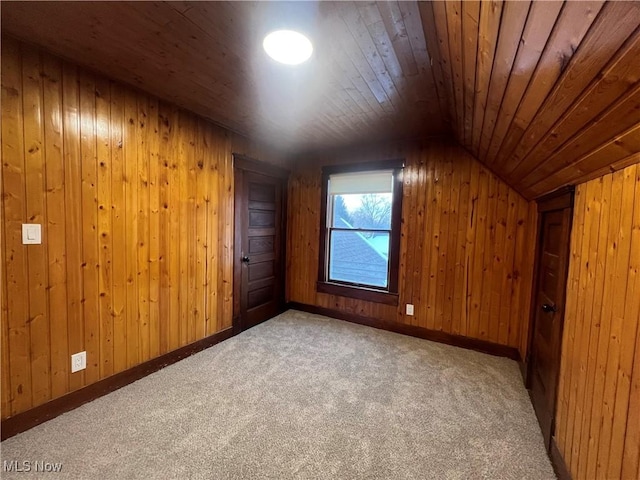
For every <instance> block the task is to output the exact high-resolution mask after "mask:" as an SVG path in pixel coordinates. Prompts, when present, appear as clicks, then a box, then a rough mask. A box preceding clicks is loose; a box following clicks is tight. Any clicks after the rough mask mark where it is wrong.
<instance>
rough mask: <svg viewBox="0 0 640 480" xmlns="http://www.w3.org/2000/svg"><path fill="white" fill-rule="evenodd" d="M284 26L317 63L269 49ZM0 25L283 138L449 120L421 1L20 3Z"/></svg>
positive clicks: (211, 114) (299, 142) (357, 138)
mask: <svg viewBox="0 0 640 480" xmlns="http://www.w3.org/2000/svg"><path fill="white" fill-rule="evenodd" d="M280 28H295V29H296V30H299V31H302V32H304V33H306V34H307V35H308V36H309V37H310V38H311V39H312V41H313V43H314V47H315V51H314V56H313V59H312V61H310V62H306V63H305V64H302V65H300V66H297V67H290V66H285V65H280V64H277V63H276V62H274V61H273V60H271V59H270V58H268V57H267V56H266V54H265V53H264V52H263V50H262V39H263V38H264V36H265V35H266V34H267V33H268V32H270V31H272V30H277V29H280ZM2 30H3V31H4V32H6V33H9V34H11V35H13V36H16V37H18V38H20V39H22V40H24V41H27V42H31V43H36V44H39V45H42V46H45V47H46V48H48V49H49V50H51V51H53V52H54V53H57V54H59V55H61V56H63V57H66V58H68V59H71V60H73V61H76V62H77V63H80V64H81V65H86V66H89V67H91V68H93V69H94V70H97V71H100V72H102V73H104V74H107V75H109V76H111V77H113V78H116V79H118V80H122V81H124V82H127V83H129V84H132V85H134V86H138V87H139V88H141V89H143V90H146V91H148V92H150V93H152V94H154V95H157V96H159V97H161V98H164V99H167V100H169V101H171V102H173V103H175V104H177V105H179V106H182V107H184V108H187V109H189V110H191V111H194V112H196V113H198V114H200V115H202V116H204V117H206V118H209V119H211V120H213V121H215V122H216V123H218V124H221V125H223V126H225V127H227V128H230V129H232V130H234V131H237V132H239V133H241V134H243V135H247V136H250V137H253V138H259V139H267V140H268V141H269V143H271V144H275V145H277V146H280V147H284V148H293V149H313V148H317V147H320V146H326V145H327V144H332V145H344V144H353V143H358V142H363V141H366V140H369V139H371V138H376V139H384V138H397V137H411V136H415V135H421V134H425V133H427V134H434V133H436V134H437V133H442V132H443V131H444V130H445V128H444V125H443V122H442V120H441V119H442V115H441V112H440V105H439V103H438V96H437V93H436V89H435V86H434V84H433V75H432V72H431V67H430V60H429V55H428V53H427V48H426V43H425V38H424V34H423V31H422V24H421V22H420V13H419V11H418V7H417V4H416V3H415V2H413V3H381V4H379V5H377V4H372V3H340V2H338V3H324V2H320V3H314V2H61V3H59V2H51V3H49V2H36V3H32V2H17V3H11V4H6V5H5V4H3V8H2ZM443 105H444V104H443ZM398 119H402V121H400V122H399V121H398Z"/></svg>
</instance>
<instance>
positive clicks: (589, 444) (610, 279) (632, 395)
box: [556, 165, 640, 479]
mask: <svg viewBox="0 0 640 480" xmlns="http://www.w3.org/2000/svg"><path fill="white" fill-rule="evenodd" d="M639 205H640V169H638V167H637V165H632V166H630V167H627V168H626V169H624V170H621V171H618V172H615V173H614V174H609V175H606V176H605V177H601V178H599V179H596V180H592V181H590V182H587V183H586V184H582V185H579V186H578V188H577V191H576V206H575V210H574V223H573V231H572V236H571V252H572V253H571V259H570V273H569V282H568V286H567V305H566V309H567V315H566V318H565V333H564V338H563V347H562V365H561V375H560V389H559V402H558V413H557V419H558V423H557V433H556V439H557V442H558V446H559V448H560V451H561V452H562V454H563V457H564V459H565V461H566V463H567V465H568V466H569V468H570V470H571V474H572V476H573V478H576V479H592V478H594V479H595V478H637V475H638V450H639V443H638V432H639V431H640V428H639V427H640V425H639V422H638V415H637V412H636V411H634V406H636V405H637V404H638V400H637V395H638V393H637V377H638V375H640V368H639V367H640V364H638V361H637V359H638V352H639V351H640V346H639V338H640V337H639V336H638V330H639V322H640V294H639V292H638V273H639V271H640V207H639ZM634 382H635V383H634Z"/></svg>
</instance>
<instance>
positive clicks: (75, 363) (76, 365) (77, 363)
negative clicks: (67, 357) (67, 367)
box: [71, 352, 87, 373]
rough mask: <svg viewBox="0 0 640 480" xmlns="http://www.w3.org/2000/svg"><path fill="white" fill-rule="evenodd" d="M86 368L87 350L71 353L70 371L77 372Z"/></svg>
mask: <svg viewBox="0 0 640 480" xmlns="http://www.w3.org/2000/svg"><path fill="white" fill-rule="evenodd" d="M85 368H87V352H78V353H74V354H73V355H71V373H75V372H79V371H80V370H84V369H85Z"/></svg>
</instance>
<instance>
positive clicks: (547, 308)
mask: <svg viewBox="0 0 640 480" xmlns="http://www.w3.org/2000/svg"><path fill="white" fill-rule="evenodd" d="M542 311H543V312H545V313H549V312H554V313H555V312H557V311H558V309H557V308H556V306H555V305H549V304H548V303H545V304H544V305H542Z"/></svg>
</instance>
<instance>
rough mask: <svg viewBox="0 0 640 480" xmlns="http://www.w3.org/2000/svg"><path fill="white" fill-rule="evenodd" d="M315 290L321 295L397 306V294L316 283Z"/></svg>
mask: <svg viewBox="0 0 640 480" xmlns="http://www.w3.org/2000/svg"><path fill="white" fill-rule="evenodd" d="M316 289H317V290H318V292H321V293H328V294H330V295H338V296H339V297H349V298H357V299H358V300H364V301H366V302H374V303H384V304H385V305H393V306H397V305H398V294H397V293H389V292H381V291H379V290H371V289H368V288H362V287H350V286H348V285H340V284H338V283H329V282H317V283H316Z"/></svg>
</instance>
